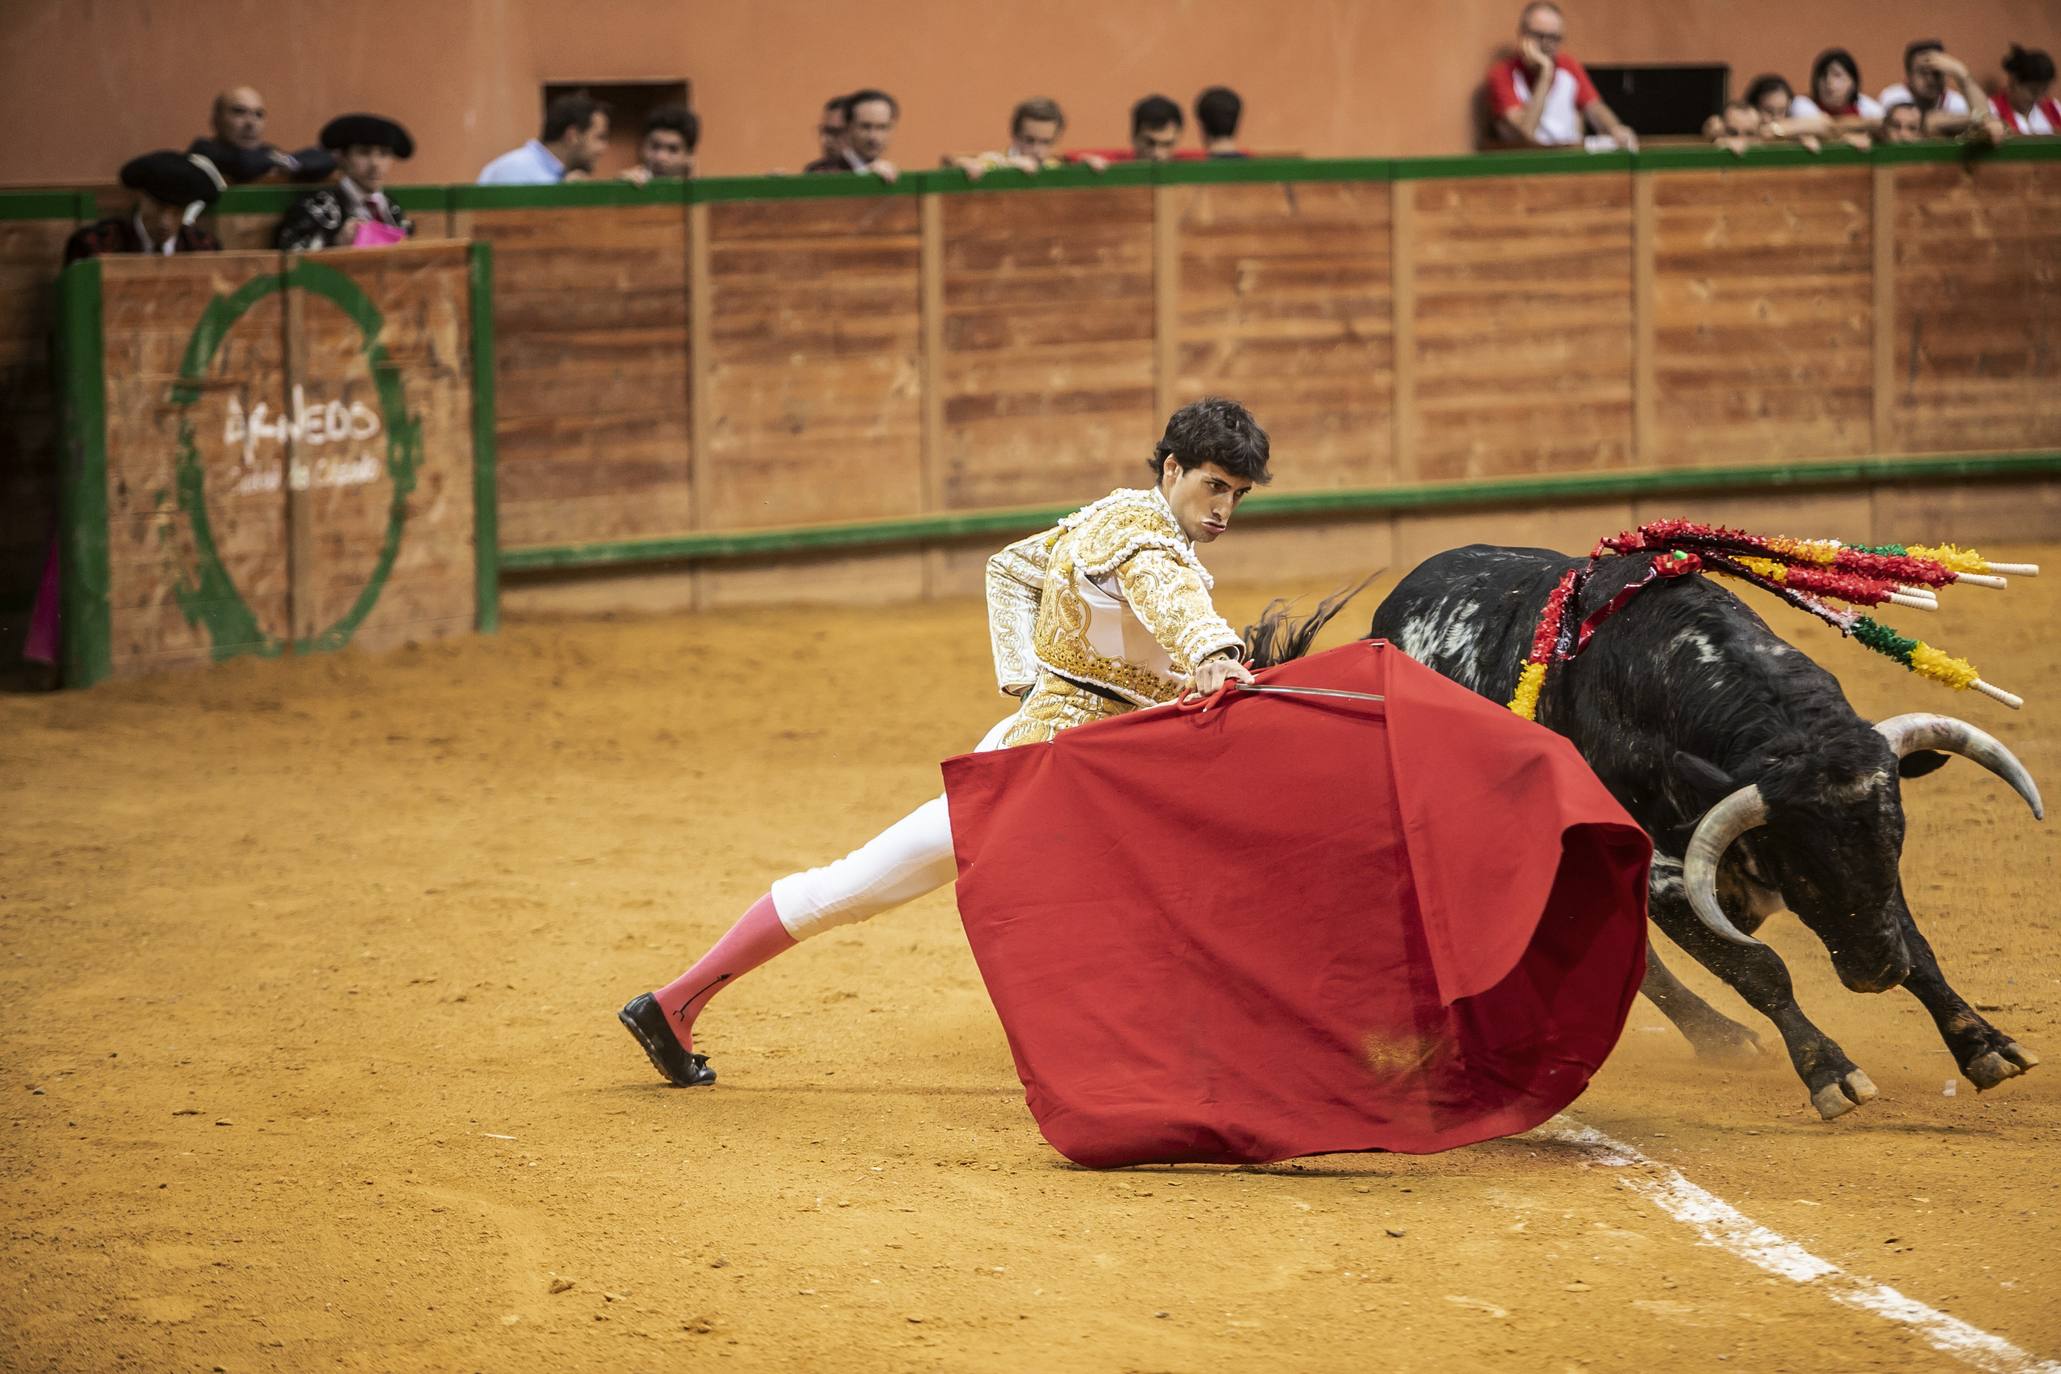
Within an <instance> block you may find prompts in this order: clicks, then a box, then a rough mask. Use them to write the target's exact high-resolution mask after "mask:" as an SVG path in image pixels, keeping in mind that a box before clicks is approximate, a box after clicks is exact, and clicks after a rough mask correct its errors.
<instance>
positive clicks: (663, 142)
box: [623, 105, 701, 186]
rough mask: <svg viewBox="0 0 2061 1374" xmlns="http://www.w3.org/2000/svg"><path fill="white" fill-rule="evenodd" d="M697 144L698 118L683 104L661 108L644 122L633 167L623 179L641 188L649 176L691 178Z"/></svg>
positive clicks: (699, 124) (699, 125) (699, 138)
mask: <svg viewBox="0 0 2061 1374" xmlns="http://www.w3.org/2000/svg"><path fill="white" fill-rule="evenodd" d="M700 142H701V116H700V115H698V114H696V113H694V111H692V110H690V109H688V108H687V107H686V106H685V105H661V106H659V107H658V108H657V109H655V110H653V111H652V112H651V114H650V116H649V117H648V118H647V119H645V121H644V141H643V142H641V143H639V144H638V145H637V157H638V162H637V165H636V166H635V167H632V168H631V169H630V170H629V171H627V172H624V173H623V180H624V181H628V182H633V183H635V184H636V185H638V186H643V185H645V184H647V183H648V182H650V181H651V179H652V178H653V177H672V178H678V179H685V178H687V177H691V176H693V175H694V149H695V147H696V146H697V145H699V144H700Z"/></svg>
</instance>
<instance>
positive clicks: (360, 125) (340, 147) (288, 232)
mask: <svg viewBox="0 0 2061 1374" xmlns="http://www.w3.org/2000/svg"><path fill="white" fill-rule="evenodd" d="M322 146H323V147H324V148H325V149H327V150H328V151H329V152H331V153H333V154H335V155H336V159H337V165H338V166H340V167H342V168H343V176H342V177H341V178H339V179H338V181H337V183H336V185H334V186H324V187H323V188H322V189H320V190H319V191H310V192H309V193H308V194H306V195H304V196H302V197H301V198H300V199H299V200H297V201H295V202H294V203H293V207H292V208H291V209H289V210H288V211H287V212H286V218H284V219H282V220H280V221H279V228H278V230H277V231H276V232H275V233H274V234H273V235H272V246H273V247H275V248H282V249H285V250H286V251H288V252H299V251H305V250H307V249H310V248H349V247H352V246H354V245H359V244H378V243H393V242H396V241H397V240H399V239H404V238H407V237H409V236H410V235H412V234H413V233H414V232H415V225H414V222H413V221H411V220H410V219H409V218H408V217H407V216H406V215H404V214H402V213H401V207H400V206H398V205H396V204H395V203H394V201H393V198H392V197H391V196H389V195H388V194H387V193H386V182H387V178H388V176H390V175H391V174H392V172H393V166H394V160H395V159H396V158H400V159H407V158H411V157H413V156H415V140H414V139H412V138H410V137H409V136H408V131H407V130H406V129H404V128H402V127H401V126H400V125H399V124H397V123H395V122H394V121H393V120H391V119H387V118H385V117H383V116H381V115H374V114H347V115H338V116H337V117H336V118H335V119H332V120H330V121H329V122H328V123H327V124H325V125H323V126H322Z"/></svg>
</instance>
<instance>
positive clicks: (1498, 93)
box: [1488, 0, 1639, 149]
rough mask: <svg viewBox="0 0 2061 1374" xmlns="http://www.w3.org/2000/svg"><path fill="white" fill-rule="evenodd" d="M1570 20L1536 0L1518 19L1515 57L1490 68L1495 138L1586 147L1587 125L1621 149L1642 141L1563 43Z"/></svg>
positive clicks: (1544, 0)
mask: <svg viewBox="0 0 2061 1374" xmlns="http://www.w3.org/2000/svg"><path fill="white" fill-rule="evenodd" d="M1566 33H1567V27H1566V20H1565V18H1564V17H1563V16H1562V15H1561V13H1560V7H1559V6H1558V5H1556V4H1553V3H1552V0H1532V3H1531V4H1529V5H1526V6H1525V7H1524V9H1523V11H1522V12H1520V13H1519V14H1518V16H1517V51H1516V52H1514V53H1512V54H1511V55H1509V56H1508V57H1504V58H1502V59H1500V60H1498V61H1497V62H1496V64H1495V65H1494V66H1492V67H1490V68H1489V74H1488V99H1489V117H1490V119H1491V121H1492V133H1493V136H1494V137H1495V138H1496V139H1499V140H1502V141H1505V142H1511V143H1533V144H1537V145H1539V146H1541V147H1549V148H1551V147H1566V146H1568V145H1570V144H1577V143H1580V142H1581V141H1582V125H1583V123H1584V121H1586V122H1587V124H1588V125H1589V127H1591V128H1593V129H1595V131H1596V132H1597V133H1599V134H1603V135H1605V136H1607V137H1608V138H1609V139H1610V140H1611V142H1613V143H1615V144H1617V146H1618V147H1620V148H1633V149H1636V148H1637V147H1638V146H1639V136H1638V135H1637V134H1635V133H1633V132H1632V130H1631V128H1630V127H1629V126H1628V125H1626V124H1625V122H1624V121H1623V120H1621V119H1619V118H1618V117H1617V114H1616V112H1615V111H1613V110H1612V109H1611V108H1610V107H1609V106H1608V105H1606V104H1604V103H1603V97H1601V96H1600V95H1598V94H1596V88H1595V86H1594V85H1592V84H1591V83H1590V81H1589V74H1588V72H1587V71H1586V70H1585V69H1584V68H1583V67H1582V64H1581V63H1579V62H1577V61H1575V60H1574V58H1573V57H1572V56H1571V55H1569V54H1568V53H1566V52H1563V51H1561V47H1560V45H1561V43H1562V41H1563V40H1564V39H1565V37H1566Z"/></svg>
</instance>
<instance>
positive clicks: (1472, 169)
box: [1394, 148, 1633, 181]
mask: <svg viewBox="0 0 2061 1374" xmlns="http://www.w3.org/2000/svg"><path fill="white" fill-rule="evenodd" d="M1632 156H1633V155H1632V154H1630V153H1627V152H1624V151H1622V150H1618V149H1613V150H1612V151H1610V152H1607V153H1590V152H1584V151H1582V150H1581V149H1579V148H1569V149H1553V150H1550V151H1540V152H1536V153H1530V152H1524V151H1521V150H1519V151H1514V152H1501V153H1472V154H1469V155H1468V156H1466V157H1403V158H1397V159H1396V160H1395V163H1394V168H1395V170H1394V176H1395V179H1396V180H1397V181H1429V180H1441V181H1443V180H1448V179H1454V178H1460V177H1532V176H1556V175H1559V176H1565V175H1580V174H1582V173H1588V172H1629V171H1630V170H1631V169H1632Z"/></svg>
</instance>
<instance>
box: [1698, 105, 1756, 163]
mask: <svg viewBox="0 0 2061 1374" xmlns="http://www.w3.org/2000/svg"><path fill="white" fill-rule="evenodd" d="M1703 135H1704V137H1705V138H1708V139H1710V140H1711V141H1712V142H1713V143H1715V144H1717V145H1718V147H1720V148H1728V149H1730V150H1731V152H1732V154H1733V156H1735V157H1745V156H1746V150H1747V149H1748V148H1750V147H1752V146H1753V145H1754V144H1756V143H1758V142H1760V111H1759V110H1756V109H1754V108H1753V106H1751V105H1749V104H1748V103H1747V102H1746V101H1744V100H1742V99H1740V98H1739V97H1737V96H1734V97H1733V98H1732V99H1730V100H1727V101H1726V102H1725V109H1724V113H1722V114H1714V115H1712V116H1711V117H1710V118H1709V119H1706V120H1704V121H1703Z"/></svg>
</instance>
